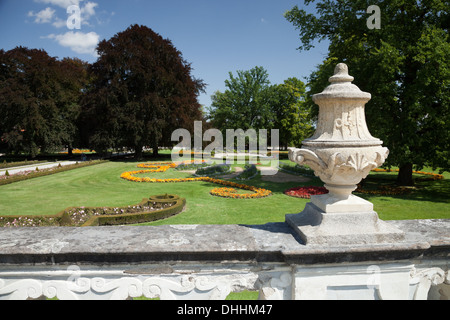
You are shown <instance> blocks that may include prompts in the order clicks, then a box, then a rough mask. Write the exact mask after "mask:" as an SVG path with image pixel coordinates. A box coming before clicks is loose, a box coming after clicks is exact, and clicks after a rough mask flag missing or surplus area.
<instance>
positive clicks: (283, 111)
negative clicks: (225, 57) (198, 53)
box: [209, 67, 312, 147]
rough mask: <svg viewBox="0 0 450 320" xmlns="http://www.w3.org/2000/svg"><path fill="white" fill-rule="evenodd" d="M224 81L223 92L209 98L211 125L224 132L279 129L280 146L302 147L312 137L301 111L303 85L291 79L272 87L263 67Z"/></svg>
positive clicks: (303, 111)
mask: <svg viewBox="0 0 450 320" xmlns="http://www.w3.org/2000/svg"><path fill="white" fill-rule="evenodd" d="M229 76H230V78H229V79H227V80H226V81H225V86H226V88H227V89H226V90H225V92H220V91H218V92H216V93H215V94H214V95H213V96H212V104H211V108H210V109H209V117H210V119H211V125H212V126H213V127H215V128H218V129H219V130H222V131H223V132H224V133H225V130H227V129H235V130H236V129H243V130H248V129H255V130H259V129H268V130H270V129H278V130H280V131H279V133H280V135H279V137H280V145H281V146H283V147H287V146H294V145H299V144H301V141H302V139H304V138H307V137H308V136H309V134H311V129H312V123H311V121H310V120H308V117H307V112H306V111H307V110H305V108H304V94H305V84H304V83H303V82H302V81H300V80H299V79H297V78H290V79H287V80H286V81H284V83H282V84H279V85H271V84H270V81H269V73H268V72H267V70H265V69H264V68H263V67H255V68H253V69H251V70H247V71H237V75H236V76H234V75H233V74H232V73H231V72H230V74H229Z"/></svg>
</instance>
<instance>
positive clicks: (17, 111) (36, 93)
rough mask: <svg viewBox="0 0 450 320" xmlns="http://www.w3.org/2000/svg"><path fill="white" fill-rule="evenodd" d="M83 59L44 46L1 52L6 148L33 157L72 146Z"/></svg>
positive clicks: (1, 122)
mask: <svg viewBox="0 0 450 320" xmlns="http://www.w3.org/2000/svg"><path fill="white" fill-rule="evenodd" d="M84 70H85V64H84V63H83V62H81V61H79V60H76V59H64V60H63V61H58V60H57V59H56V58H53V57H50V56H49V55H48V54H47V52H45V51H44V50H37V49H28V48H24V47H17V48H15V49H12V50H10V51H7V52H5V51H3V50H1V51H0V115H1V116H0V138H1V140H2V142H3V143H4V144H5V145H6V146H7V149H8V151H9V152H16V153H19V152H24V153H27V154H29V155H31V157H35V156H36V155H37V154H38V153H39V152H46V151H55V150H59V149H60V148H62V147H69V148H71V147H72V144H73V142H74V141H75V139H76V135H77V130H76V125H75V121H76V119H77V117H78V115H79V113H80V106H79V100H80V97H81V95H82V88H83V86H84V85H85V82H84V80H85V79H86V78H85V74H86V73H85V71H84Z"/></svg>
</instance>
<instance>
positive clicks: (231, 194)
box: [120, 163, 272, 199]
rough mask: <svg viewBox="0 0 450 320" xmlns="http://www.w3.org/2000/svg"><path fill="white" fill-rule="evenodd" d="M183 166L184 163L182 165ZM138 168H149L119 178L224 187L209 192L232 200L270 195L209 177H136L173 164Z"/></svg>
mask: <svg viewBox="0 0 450 320" xmlns="http://www.w3.org/2000/svg"><path fill="white" fill-rule="evenodd" d="M183 164H185V163H183ZM138 167H140V168H149V170H137V171H129V172H124V173H122V175H121V176H120V177H121V178H122V179H125V180H128V181H132V182H150V183H178V182H196V181H204V182H210V183H214V184H219V185H223V186H226V187H225V188H215V189H213V190H211V192H210V193H211V195H213V196H217V197H223V198H233V199H256V198H265V197H268V196H270V195H271V194H272V192H271V191H270V190H266V189H262V188H257V187H252V186H247V185H244V184H239V183H235V182H232V181H225V180H220V179H214V178H210V177H198V178H181V179H152V178H148V177H144V178H139V177H136V175H138V174H146V173H155V172H166V171H167V170H168V169H171V168H176V167H177V164H175V163H147V164H140V165H138ZM236 189H242V190H247V191H251V192H253V193H244V194H241V193H237V191H236Z"/></svg>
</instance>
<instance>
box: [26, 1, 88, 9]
mask: <svg viewBox="0 0 450 320" xmlns="http://www.w3.org/2000/svg"><path fill="white" fill-rule="evenodd" d="M34 1H35V2H40V3H46V4H52V5H54V6H58V7H61V8H64V9H67V8H68V7H69V6H71V5H76V6H78V5H80V2H81V1H83V0H34Z"/></svg>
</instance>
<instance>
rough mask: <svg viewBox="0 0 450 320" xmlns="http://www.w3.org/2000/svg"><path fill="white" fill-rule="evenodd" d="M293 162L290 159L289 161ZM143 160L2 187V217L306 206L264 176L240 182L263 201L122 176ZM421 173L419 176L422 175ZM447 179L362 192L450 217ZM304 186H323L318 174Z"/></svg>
mask: <svg viewBox="0 0 450 320" xmlns="http://www.w3.org/2000/svg"><path fill="white" fill-rule="evenodd" d="M285 162H286V163H289V161H285ZM139 163H142V161H141V162H132V161H128V162H127V161H124V162H108V163H105V164H100V165H96V166H92V167H86V168H80V169H76V170H72V171H67V172H63V173H58V174H54V175H50V176H45V177H41V178H35V179H30V180H26V181H22V182H17V183H13V184H10V185H4V186H0V215H48V214H56V213H58V212H60V211H61V210H63V209H65V208H67V207H74V206H77V207H79V206H87V207H100V206H108V207H112V206H126V205H131V204H137V203H139V202H140V201H141V200H142V199H143V198H144V197H149V196H151V195H157V194H166V193H172V194H177V195H180V196H181V197H184V198H186V199H187V208H186V211H185V212H183V213H182V214H180V215H178V216H175V217H172V218H170V219H167V220H164V221H159V222H154V223H151V224H149V225H162V224H265V223H268V222H282V221H284V220H285V215H286V214H292V213H298V212H301V211H302V210H303V208H304V207H305V205H306V203H307V202H309V200H304V199H297V198H292V197H288V196H286V195H284V194H283V191H285V190H286V189H289V188H292V187H297V186H300V185H302V184H299V183H295V182H294V183H292V182H291V183H269V182H264V181H262V179H261V178H260V177H258V178H255V179H253V180H251V181H246V182H238V183H245V184H250V185H255V186H258V187H262V188H266V189H269V190H271V191H272V192H273V195H272V196H271V197H269V198H264V199H251V200H238V199H224V198H219V197H214V196H211V195H210V194H209V191H210V190H211V189H213V188H214V187H216V185H214V184H211V183H205V182H182V183H171V184H165V183H156V184H153V183H133V182H129V181H126V180H123V179H121V178H120V175H121V174H122V173H123V172H125V171H134V170H138V169H137V164H139ZM189 176H190V175H189V174H188V173H182V172H178V171H176V170H174V169H170V170H168V171H167V172H165V173H155V174H151V177H152V178H160V179H169V178H183V177H189ZM395 177H396V174H395V173H372V174H371V175H370V177H369V179H368V181H367V187H368V188H372V189H373V188H376V187H377V186H378V185H379V184H388V185H389V184H392V183H393V182H394V181H395ZM417 177H420V176H417ZM445 178H446V179H445V180H439V181H424V182H419V183H418V184H417V186H416V188H415V189H414V190H413V191H412V192H411V193H410V194H406V195H397V196H378V195H376V196H375V195H366V194H362V195H361V194H359V196H361V197H363V198H366V199H368V200H369V201H371V202H373V204H374V206H375V210H376V211H377V212H378V213H379V215H380V217H381V218H382V219H383V220H405V219H450V210H449V209H450V207H449V199H450V174H445ZM303 185H323V183H321V182H320V180H318V179H317V178H313V179H312V181H310V182H307V183H304V184H303ZM257 297H258V293H257V292H245V293H240V294H232V295H230V297H229V298H228V299H231V300H239V299H245V300H253V299H256V298H257Z"/></svg>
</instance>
